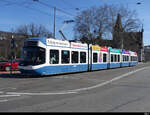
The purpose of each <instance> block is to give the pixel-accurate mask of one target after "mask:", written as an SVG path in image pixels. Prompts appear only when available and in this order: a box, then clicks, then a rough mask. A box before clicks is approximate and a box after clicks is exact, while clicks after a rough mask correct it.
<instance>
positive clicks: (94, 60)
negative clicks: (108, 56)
mask: <svg viewBox="0 0 150 115" xmlns="http://www.w3.org/2000/svg"><path fill="white" fill-rule="evenodd" d="M93 63H97V53H93Z"/></svg>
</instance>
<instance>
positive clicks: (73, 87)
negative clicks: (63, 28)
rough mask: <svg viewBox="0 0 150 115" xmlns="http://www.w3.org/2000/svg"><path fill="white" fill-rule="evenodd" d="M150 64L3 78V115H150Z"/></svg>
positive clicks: (0, 91)
mask: <svg viewBox="0 0 150 115" xmlns="http://www.w3.org/2000/svg"><path fill="white" fill-rule="evenodd" d="M149 100H150V63H144V64H143V63H140V64H138V65H137V66H135V67H125V68H117V69H109V70H100V71H94V72H83V73H76V74H66V75H55V76H48V77H37V78H36V77H27V76H24V77H23V76H20V75H19V73H16V74H14V75H12V76H10V75H9V74H8V73H1V74H0V112H147V111H149V110H150V101H149Z"/></svg>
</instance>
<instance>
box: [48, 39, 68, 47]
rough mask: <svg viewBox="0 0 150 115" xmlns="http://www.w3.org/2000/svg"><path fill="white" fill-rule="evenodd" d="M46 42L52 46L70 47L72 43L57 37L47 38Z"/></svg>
mask: <svg viewBox="0 0 150 115" xmlns="http://www.w3.org/2000/svg"><path fill="white" fill-rule="evenodd" d="M46 44H47V45H51V46H61V47H69V46H70V44H69V42H68V41H62V40H57V39H46Z"/></svg>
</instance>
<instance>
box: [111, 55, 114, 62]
mask: <svg viewBox="0 0 150 115" xmlns="http://www.w3.org/2000/svg"><path fill="white" fill-rule="evenodd" d="M113 60H114V56H113V54H111V62H113Z"/></svg>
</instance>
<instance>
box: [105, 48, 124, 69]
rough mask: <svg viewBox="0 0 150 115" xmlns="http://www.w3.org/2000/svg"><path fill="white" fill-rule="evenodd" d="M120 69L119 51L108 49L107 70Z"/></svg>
mask: <svg viewBox="0 0 150 115" xmlns="http://www.w3.org/2000/svg"><path fill="white" fill-rule="evenodd" d="M118 67H121V50H120V49H114V48H109V65H108V68H118Z"/></svg>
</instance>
